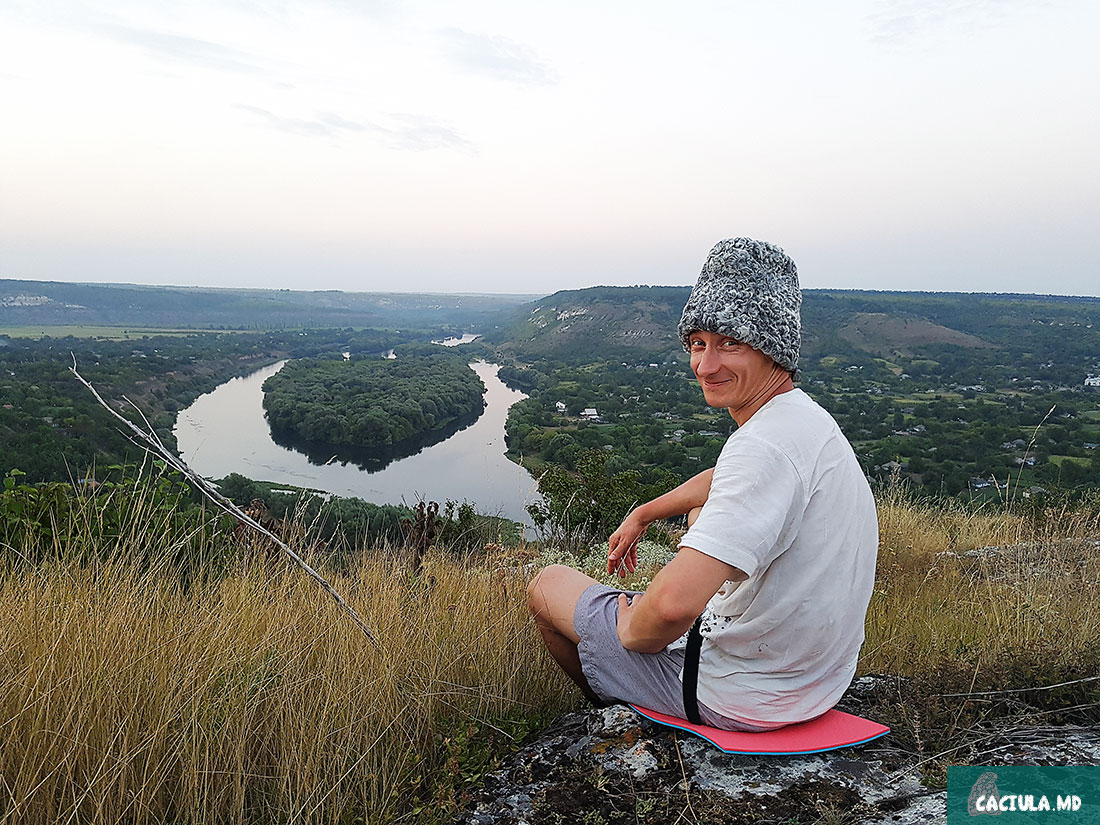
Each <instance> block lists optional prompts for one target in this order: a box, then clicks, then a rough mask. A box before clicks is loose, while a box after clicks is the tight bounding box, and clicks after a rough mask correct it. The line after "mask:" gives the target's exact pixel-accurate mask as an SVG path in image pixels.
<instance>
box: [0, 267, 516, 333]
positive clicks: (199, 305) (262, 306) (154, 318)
mask: <svg viewBox="0 0 1100 825" xmlns="http://www.w3.org/2000/svg"><path fill="white" fill-rule="evenodd" d="M532 297H533V296H530V295H440V294H434V293H430V294H429V293H424V294H416V293H386V292H342V291H340V290H335V289H333V290H317V291H300V290H289V289H213V288H205V287H172V286H140V285H134V284H71V283H61V282H56V281H17V280H3V279H0V329H3V328H4V327H27V326H36V325H40V326H58V325H85V326H89V325H103V326H149V327H158V328H165V327H178V328H182V329H216V328H229V329H272V328H280V327H292V328H300V327H349V326H351V327H389V328H394V327H397V328H401V327H417V328H420V329H423V328H427V327H433V326H447V327H448V328H451V329H454V330H461V329H462V328H463V327H466V326H471V325H484V324H486V323H490V319H492V318H495V316H496V313H498V312H499V311H500V310H503V309H509V308H511V307H514V306H516V305H517V304H519V303H522V302H524V301H528V300H530V299H531V298H532Z"/></svg>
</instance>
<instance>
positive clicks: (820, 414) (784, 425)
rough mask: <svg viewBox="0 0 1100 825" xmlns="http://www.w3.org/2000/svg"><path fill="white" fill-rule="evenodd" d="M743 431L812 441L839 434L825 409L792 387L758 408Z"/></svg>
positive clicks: (772, 437) (762, 435)
mask: <svg viewBox="0 0 1100 825" xmlns="http://www.w3.org/2000/svg"><path fill="white" fill-rule="evenodd" d="M744 431H745V433H746V434H755V435H757V436H758V437H761V438H765V439H766V440H773V439H775V438H777V437H778V438H779V440H781V441H787V440H790V439H792V438H794V439H796V440H806V439H809V440H813V439H817V438H823V437H828V436H830V435H833V434H835V433H839V427H837V423H836V421H835V420H833V417H832V416H831V415H830V414H829V412H828V410H826V409H825V408H824V407H822V406H821V405H820V404H818V403H817V402H816V401H814V400H813V399H812V398H810V396H809V395H807V394H806V393H805V392H804V391H803V390H801V389H798V388H797V387H796V388H794V389H793V390H790V391H788V392H785V393H782V394H781V395H777V396H776V397H775V398H773V399H771V400H770V401H769V402H768V403H767V404H765V405H764V406H763V407H761V408H760V411H759V412H757V414H756V415H754V416H753V417H752V418H750V419H749V420H748V422H746V424H745V427H744Z"/></svg>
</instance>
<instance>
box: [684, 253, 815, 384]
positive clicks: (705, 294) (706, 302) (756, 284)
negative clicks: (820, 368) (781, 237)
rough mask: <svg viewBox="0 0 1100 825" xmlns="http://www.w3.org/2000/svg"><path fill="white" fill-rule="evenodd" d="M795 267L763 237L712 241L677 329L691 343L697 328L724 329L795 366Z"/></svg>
mask: <svg viewBox="0 0 1100 825" xmlns="http://www.w3.org/2000/svg"><path fill="white" fill-rule="evenodd" d="M801 306H802V292H801V291H800V290H799V288H798V269H797V268H796V267H795V265H794V261H792V260H791V259H790V258H789V257H787V253H785V252H784V251H783V250H782V249H780V248H779V247H778V246H775V245H774V244H770V243H768V242H766V241H754V240H752V239H751V238H727V239H726V240H724V241H719V242H718V243H717V244H715V245H714V249H712V250H711V251H710V254H709V255H708V256H707V261H706V263H704V264H703V271H702V272H701V273H700V274H699V280H698V282H697V283H696V284H695V288H694V289H692V290H691V296H690V297H689V298H688V302H687V305H686V306H684V314H683V315H682V316H681V318H680V324H679V326H678V327H677V328H676V332H677V333H678V334H679V335H680V340H681V341H682V342H683V344H684V349H690V345H689V341H688V335H689V333H691V332H694V331H695V330H703V331H705V332H714V333H717V334H719V335H728V336H729V337H731V338H736V339H737V340H738V341H743V342H745V343H746V344H748V345H749V346H750V347H752V348H753V349H758V350H760V351H761V352H762V353H764V354H765V355H767V356H769V357H770V358H771V359H772V360H773V361H775V362H776V363H777V364H779V366H781V367H783V368H784V369H787V370H791V371H792V372H793V371H794V368H795V364H796V363H797V362H798V350H799V346H800V344H801V342H802V322H801V319H800V316H799V311H800V308H801Z"/></svg>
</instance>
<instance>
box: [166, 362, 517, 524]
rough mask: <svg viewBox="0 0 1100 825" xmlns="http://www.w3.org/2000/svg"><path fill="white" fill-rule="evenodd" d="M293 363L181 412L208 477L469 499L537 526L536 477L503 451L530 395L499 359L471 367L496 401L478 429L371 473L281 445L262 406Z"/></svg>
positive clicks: (396, 500) (184, 438)
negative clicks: (515, 410)
mask: <svg viewBox="0 0 1100 825" xmlns="http://www.w3.org/2000/svg"><path fill="white" fill-rule="evenodd" d="M285 363H286V362H285V361H280V362H279V363H277V364H272V365H271V366H268V367H264V368H263V369H260V370H258V371H256V372H254V373H252V374H251V375H247V376H244V377H243V378H233V379H231V380H230V381H227V382H225V383H224V384H221V385H220V386H218V387H217V388H215V389H214V390H213V391H212V392H209V393H207V394H206V395H203V396H201V397H200V398H198V399H196V400H195V402H194V403H193V404H192V405H191V406H190V407H188V408H187V409H185V410H183V411H182V412H181V413H180V414H179V418H178V419H177V421H176V427H175V430H174V432H175V436H176V444H177V446H178V449H179V452H180V455H181V456H182V457H183V460H184V461H186V462H187V463H188V464H189V465H190V466H191V467H192V469H194V470H195V471H196V472H198V473H199V474H200V475H203V476H206V477H207V478H222V477H223V476H226V475H228V474H229V473H240V474H241V475H244V476H247V477H249V478H254V479H258V480H263V481H272V482H275V483H277V484H288V485H294V486H296V487H310V488H314V489H318V490H324V491H325V492H328V493H334V494H336V495H339V496H351V497H355V498H361V499H364V500H366V501H370V502H374V503H375V504H402V503H404V504H409V505H415V504H416V502H417V500H418V498H419V499H424V500H426V501H438V502H439V503H440V504H442V503H443V502H445V501H447V500H454V501H458V502H462V501H469V502H470V503H471V504H473V505H474V506H475V507H476V509H477V510H478V512H480V513H487V514H490V515H500V516H504V517H505V518H509V519H512V520H514V521H519V522H523V523H524V524H528V525H530V524H531V517H530V516H529V515H528V514H527V511H526V509H525V507H526V505H527V504H529V503H531V502H532V501H534V500H537V497H538V494H537V492H536V491H535V486H536V485H535V481H534V479H533V478H531V476H530V474H529V473H528V472H527V471H526V470H524V469H523V468H522V467H520V466H519V465H518V464H514V463H513V462H511V461H509V460H508V459H507V458H505V456H504V450H505V444H504V422H505V419H506V418H507V416H508V408H509V407H511V406H512V405H513V404H515V403H516V402H517V401H520V400H522V399H523V398H526V396H525V395H524V394H523V393H521V392H519V391H517V390H512V389H509V388H508V387H506V386H505V385H504V383H503V382H502V381H501V380H500V379H499V378H498V377H497V372H498V371H499V370H500V367H499V366H497V365H496V364H487V363H485V362H477V363H474V364H471V368H472V369H473V370H474V372H476V373H477V374H478V376H479V377H480V378H481V380H482V382H483V383H484V384H485V386H486V394H485V400H486V402H488V406H487V407H486V408H485V411H484V412H483V413H482V414H481V416H480V417H479V418H478V419H477V421H476V422H474V423H473V424H472V425H471V426H469V427H467V428H466V429H464V430H460V431H459V432H457V433H455V434H454V435H452V436H451V437H450V438H448V439H447V440H446V441H441V442H440V443H438V444H434V445H432V446H430V447H425V448H424V449H422V450H421V451H420V452H419V453H417V454H416V455H412V456H408V457H407V458H402V459H398V460H396V461H394V462H393V463H391V464H389V465H388V466H386V467H385V468H384V469H381V470H375V471H368V470H364V469H361V468H360V467H359V466H357V465H356V464H354V463H349V462H341V461H337V460H333V461H330V462H329V463H326V464H321V465H318V464H315V463H311V462H310V460H309V458H308V457H307V456H306V455H305V454H304V453H301V452H298V451H296V450H292V449H288V448H286V447H283V446H281V445H279V444H276V443H275V442H274V441H273V440H272V438H271V430H270V428H269V427H268V424H267V419H266V418H264V411H263V389H262V387H263V383H264V381H265V380H266V379H267V378H268V377H270V376H272V375H274V374H275V373H276V372H278V371H279V370H280V369H281V368H282V366H283V364H285Z"/></svg>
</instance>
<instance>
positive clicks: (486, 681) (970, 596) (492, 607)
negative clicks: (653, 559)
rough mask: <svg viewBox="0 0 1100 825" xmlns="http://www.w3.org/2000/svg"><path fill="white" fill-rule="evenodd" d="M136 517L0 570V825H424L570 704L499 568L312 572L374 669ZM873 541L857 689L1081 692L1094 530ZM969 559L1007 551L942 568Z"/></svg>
mask: <svg viewBox="0 0 1100 825" xmlns="http://www.w3.org/2000/svg"><path fill="white" fill-rule="evenodd" d="M147 515H148V514H147V513H146V514H144V515H143V511H142V508H141V506H137V507H135V508H134V509H133V511H132V513H131V515H130V516H128V517H127V520H129V519H131V518H132V519H136V520H137V521H135V522H133V523H130V524H128V525H126V524H124V525H122V526H123V528H125V529H121V530H118V531H117V534H116V538H114V539H112V541H114V542H115V546H114V547H113V548H112V549H111V552H108V553H103V554H100V560H99V561H95V562H89V561H88V560H87V559H88V558H89V555H88V553H87V547H84V548H82V550H81V552H80V553H78V554H76V557H75V558H65V554H64V553H62V554H60V555H61V559H60V560H54V561H49V560H46V561H39V562H38V563H37V564H33V565H32V564H29V563H24V562H19V561H18V559H19V557H21V556H25V557H28V558H39V559H41V553H38V552H37V551H36V548H31V547H24V548H18V547H16V548H11V547H9V548H7V550H8V552H7V553H6V554H5V555H6V556H7V558H8V559H9V563H8V566H7V567H6V568H4V569H2V570H0V614H2V615H3V617H4V622H5V632H4V635H3V640H2V643H0V823H15V822H19V823H47V822H50V823H53V822H80V823H85V822H87V823H99V822H103V823H107V822H110V823H115V822H136V823H140V822H164V821H171V822H176V823H188V822H243V823H252V822H256V823H261V822H262V823H273V822H333V823H359V822H363V823H369V822H389V821H394V820H395V819H397V820H401V819H407V820H409V821H413V820H415V821H438V820H439V819H440V818H441V817H442V816H443V815H444V814H445V813H446V812H447V811H448V810H450V809H452V808H453V805H454V802H455V788H456V787H460V786H461V784H462V782H464V781H467V780H468V778H469V777H463V776H462V772H463V770H464V768H465V765H466V764H470V763H472V762H473V761H476V760H475V756H476V757H478V758H480V757H483V756H484V753H480V752H478V751H479V748H480V749H482V750H483V749H484V748H485V747H489V746H487V745H485V744H484V737H485V735H486V734H492V735H493V736H494V737H495V742H494V744H493V745H492V746H491V747H494V748H498V747H499V746H500V744H501V743H502V742H505V741H507V740H506V737H505V736H504V735H503V734H494V733H493V731H494V727H496V728H501V727H506V726H507V720H515V719H526V720H528V722H530V723H535V722H537V721H541V720H545V719H547V718H548V717H549V716H552V715H554V714H556V713H558V712H561V711H562V710H564V709H566V708H569V707H572V706H575V704H576V703H577V701H578V694H577V693H576V692H575V691H573V690H572V688H570V687H569V686H568V684H567V682H566V681H565V679H564V678H563V677H562V676H561V675H560V674H558V673H557V672H556V671H555V669H554V668H553V667H552V666H551V664H550V662H549V659H548V657H547V656H546V655H545V654H544V653H543V651H542V650H541V645H540V644H538V642H537V639H536V637H535V633H534V631H533V628H532V627H531V625H530V622H529V620H528V618H527V615H526V609H525V607H524V590H523V585H524V575H523V574H522V572H520V571H519V570H518V569H516V565H514V564H513V565H512V566H510V567H509V566H508V565H504V566H503V567H500V566H498V565H496V564H495V563H492V564H486V563H485V562H484V561H482V562H479V563H477V564H466V563H463V562H461V561H458V560H455V559H451V558H448V557H445V556H443V555H436V556H432V557H430V558H429V559H428V560H427V568H428V569H427V571H426V576H425V577H424V578H423V579H420V580H414V579H411V578H410V577H409V575H408V573H407V571H406V569H405V568H404V567H403V566H402V565H401V564H398V563H395V562H394V561H393V559H392V557H390V556H387V555H385V554H381V553H379V554H376V555H374V556H372V557H370V558H368V559H366V560H365V561H364V563H363V564H362V565H361V566H359V567H358V568H357V569H356V572H355V573H354V574H353V575H345V576H339V575H335V574H333V573H332V572H331V571H324V572H327V573H328V575H329V576H330V580H331V581H332V583H333V585H334V586H335V587H336V589H337V590H338V591H340V592H341V593H343V594H344V596H345V597H346V598H347V599H348V601H349V603H351V604H352V606H353V607H355V609H356V610H357V611H358V612H359V613H360V614H361V615H362V616H363V618H364V620H365V621H366V623H367V624H368V625H369V626H370V627H371V628H372V630H374V631H375V632H376V634H377V635H378V636H379V638H380V640H381V642H382V645H383V651H382V652H377V651H374V650H373V649H372V648H371V647H370V646H369V645H368V644H366V643H365V640H364V638H363V636H362V634H361V633H360V631H359V630H358V629H357V628H355V627H354V625H352V624H351V623H350V622H349V621H348V620H347V618H346V617H345V616H344V615H343V614H342V613H340V612H339V611H338V610H337V609H336V608H335V607H334V605H333V604H332V603H331V601H330V600H329V599H328V597H327V596H325V595H324V594H323V593H321V592H320V591H319V590H318V589H317V588H316V587H315V586H314V585H313V584H312V583H311V582H309V581H308V580H307V579H305V577H303V576H302V575H300V574H299V573H298V572H297V571H296V570H295V569H292V568H289V567H285V568H283V567H281V566H279V569H278V570H276V571H275V573H274V574H273V573H272V571H271V564H270V562H265V561H264V560H263V559H262V558H257V559H256V560H255V561H254V562H244V563H241V564H238V565H236V566H235V567H234V568H233V571H232V572H230V573H229V574H226V575H219V576H214V577H210V578H209V579H205V580H204V579H203V578H202V577H201V576H200V577H192V578H191V579H190V580H189V581H190V583H189V584H186V585H185V584H182V583H181V581H186V580H181V578H180V576H178V575H175V570H176V568H175V567H174V566H173V565H176V564H178V560H179V558H180V552H181V549H185V548H189V552H195V548H196V547H197V548H198V552H202V553H209V554H210V556H211V557H212V558H213V557H217V556H218V555H219V552H218V547H217V546H216V545H217V542H225V541H228V539H227V538H226V537H224V536H222V537H220V538H219V537H218V536H214V538H213V539H211V540H210V541H207V540H205V539H202V538H201V537H199V538H196V534H195V533H191V534H189V535H184V536H182V537H181V538H180V539H179V540H178V542H177V543H175V544H174V543H173V539H172V538H171V536H172V533H171V529H170V526H169V522H167V521H161V522H158V524H160V525H162V526H161V527H158V528H157V529H155V530H149V529H137V525H139V524H144V525H148V524H149V523H150V522H149V520H148V519H147V518H146V516H147ZM93 517H94V514H93V513H90V512H89V511H88V510H86V509H85V510H81V511H80V512H79V513H78V514H77V515H76V516H73V518H77V519H84V520H85V521H86V522H87V523H91V522H90V521H89V520H90V519H92V518H93ZM880 520H881V525H882V554H881V557H880V558H881V561H880V570H879V581H878V588H877V590H876V593H875V595H874V597H873V599H872V602H871V609H870V613H869V616H868V625H867V626H868V636H867V644H866V646H865V648H864V658H863V662H862V664H861V669H862V670H863V671H864V672H868V671H870V672H880V673H882V672H886V673H894V674H898V675H903V676H905V675H908V676H916V675H919V674H927V673H929V672H933V671H936V670H937V668H942V667H944V666H945V664H946V665H950V664H952V663H954V664H958V663H962V664H963V666H964V675H965V676H966V678H967V680H968V682H969V684H970V685H974V684H978V683H981V684H984V685H989V684H993V685H998V684H1001V683H1000V682H998V681H997V678H998V675H997V674H998V671H997V668H998V662H1003V661H1004V660H1005V657H1012V656H1017V657H1018V656H1019V655H1022V654H1026V655H1030V656H1031V657H1032V658H1036V657H1037V658H1039V659H1042V658H1043V657H1044V656H1045V657H1047V658H1049V660H1050V661H1051V662H1057V663H1061V665H1062V666H1063V667H1062V670H1060V671H1058V672H1059V673H1063V674H1065V673H1069V674H1073V673H1074V672H1077V671H1074V669H1073V668H1075V667H1076V668H1078V671H1079V670H1080V668H1081V667H1086V668H1087V667H1092V668H1093V670H1092V671H1090V672H1080V673H1079V675H1082V676H1088V675H1094V674H1095V672H1096V669H1095V665H1096V662H1097V661H1100V655H1098V653H1100V652H1098V651H1097V646H1096V645H1097V643H1096V640H1097V639H1100V550H1098V549H1097V548H1096V547H1094V546H1092V545H1091V544H1086V543H1082V542H1080V541H1078V542H1076V543H1074V542H1066V541H1062V540H1063V539H1065V538H1067V537H1082V536H1086V535H1088V536H1096V535H1100V524H1098V523H1097V517H1096V514H1095V513H1094V512H1093V513H1086V512H1083V511H1065V512H1061V513H1051V514H1046V516H1045V517H1044V518H1043V519H1040V520H1039V521H1040V522H1041V526H1036V524H1037V522H1036V520H1035V519H1034V518H1030V517H1023V516H1020V517H1016V516H1008V515H1005V514H1004V513H998V512H988V513H981V512H979V513H971V512H967V511H965V510H963V509H961V508H959V509H950V508H947V509H944V508H933V507H924V506H919V505H914V504H910V503H906V502H905V501H904V500H903V499H902V498H901V497H900V496H896V495H895V496H887V497H886V499H885V500H883V501H882V502H881V503H880ZM70 533H71V531H70ZM165 536H168V538H167V539H166V538H165ZM211 542H213V545H214V546H212V545H211ZM1021 542H1037V543H1033V544H1021ZM74 543H75V544H79V542H74ZM985 545H1015V547H1013V548H1012V549H1009V550H1007V551H1004V552H1001V553H998V554H989V555H984V556H976V557H969V556H966V555H964V553H965V551H967V550H970V549H973V548H980V547H982V546H985ZM54 549H55V550H57V549H58V548H56V547H55V548H54ZM945 551H947V552H950V553H954V554H956V555H942V554H943V553H944V552H945ZM528 552H529V551H528ZM507 553H508V554H509V555H511V557H512V558H521V557H523V554H524V551H523V550H515V551H507ZM55 555H57V554H56V553H55ZM261 555H262V554H261ZM150 558H160V559H163V560H165V561H164V562H163V563H160V564H158V563H153V564H150V563H149V559H150ZM13 559H14V560H15V561H11V560H13ZM133 559H142V560H143V561H142V563H141V564H135V563H134V561H133ZM1075 663H1076V664H1075ZM1081 663H1085V664H1083V665H1082V664H1081ZM971 670H973V678H970V671H971ZM1050 672H1051V673H1053V672H1054V670H1051V671H1050ZM1045 673H1046V671H1044V670H1043V669H1042V668H1040V669H1038V670H1037V671H1035V673H1033V674H1031V675H1029V676H1027V677H1026V678H1034V679H1042V678H1044V674H1045ZM979 674H983V675H984V677H985V678H984V679H983V680H979V679H978V675H979ZM1006 678H1009V677H1006ZM1013 678H1015V677H1013ZM1009 681H1011V680H1010V679H1009ZM1004 686H1006V687H1017V686H1018V685H1016V684H1007V683H1006V684H1004ZM963 687H964V688H965V687H967V685H965V684H964V685H963ZM952 713H954V711H952ZM954 718H955V719H956V720H957V719H958V716H955V717H954ZM917 735H918V737H919V735H920V734H919V731H918V733H917ZM475 752H478V753H475ZM464 760H468V761H467V762H465V763H464Z"/></svg>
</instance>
